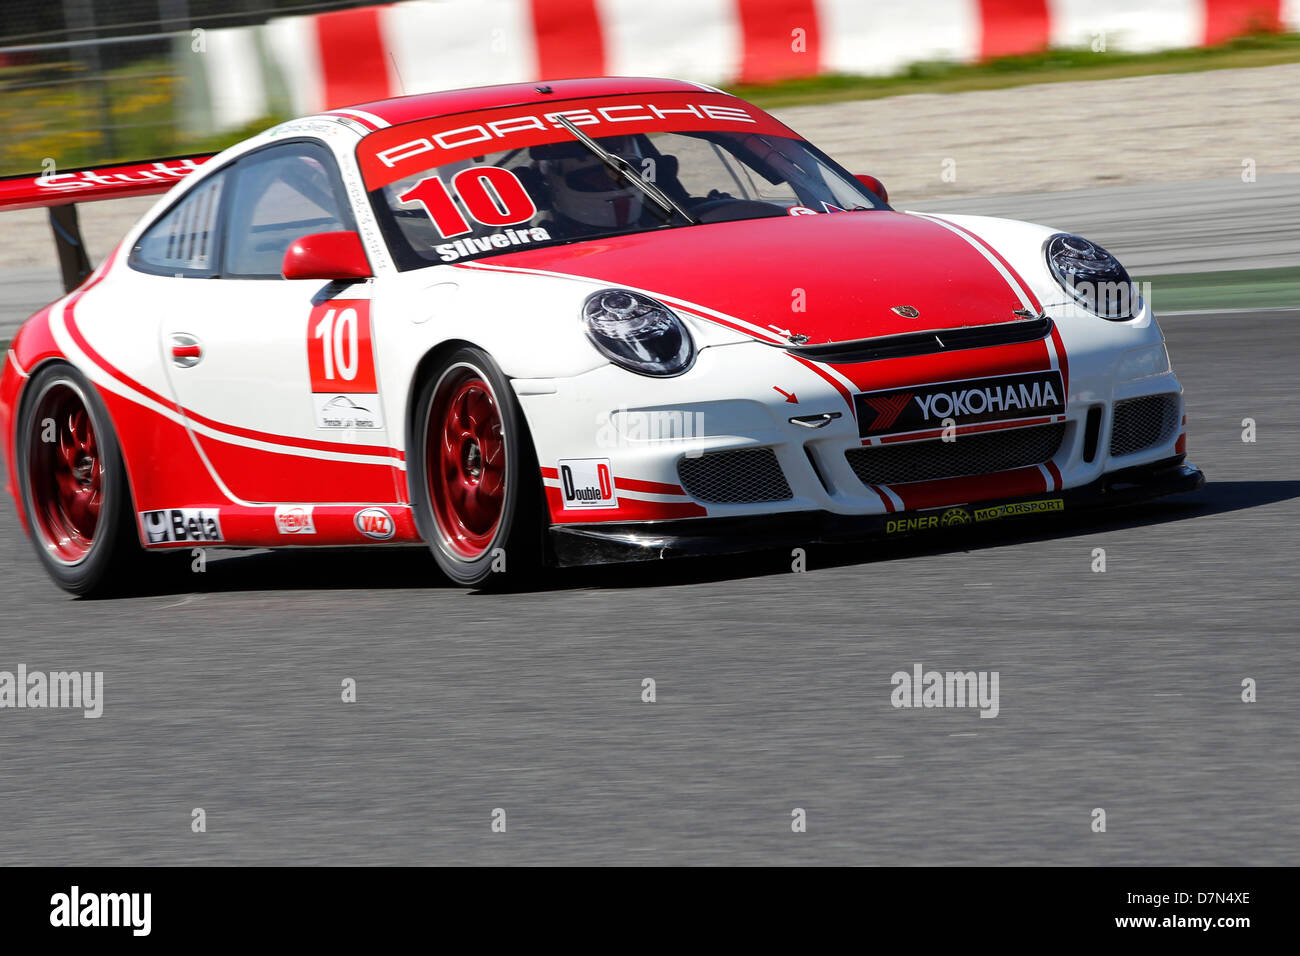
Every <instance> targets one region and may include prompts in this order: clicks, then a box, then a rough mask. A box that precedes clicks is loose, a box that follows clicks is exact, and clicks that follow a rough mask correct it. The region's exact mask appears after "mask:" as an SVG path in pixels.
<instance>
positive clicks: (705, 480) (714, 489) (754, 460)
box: [677, 448, 794, 505]
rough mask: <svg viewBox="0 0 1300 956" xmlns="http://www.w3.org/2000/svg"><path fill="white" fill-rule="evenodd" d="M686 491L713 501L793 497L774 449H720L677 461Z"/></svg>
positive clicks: (742, 501)
mask: <svg viewBox="0 0 1300 956" xmlns="http://www.w3.org/2000/svg"><path fill="white" fill-rule="evenodd" d="M677 477H678V478H680V479H681V482H682V487H683V488H685V489H686V493H687V494H688V495H690V496H691V497H692V498H695V499H696V500H698V501H704V502H708V503H709V504H728V505H730V504H749V503H753V502H756V501H785V500H786V499H788V498H793V497H794V495H793V494H792V493H791V491H790V485H789V483H788V482H787V481H786V480H785V474H784V473H783V472H782V471H781V465H780V463H779V462H778V461H777V460H776V454H775V453H774V452H773V451H772V449H770V448H750V449H744V450H742V451H720V452H714V453H712V454H709V455H701V456H700V457H699V458H683V459H682V460H681V461H679V462H678V463H677Z"/></svg>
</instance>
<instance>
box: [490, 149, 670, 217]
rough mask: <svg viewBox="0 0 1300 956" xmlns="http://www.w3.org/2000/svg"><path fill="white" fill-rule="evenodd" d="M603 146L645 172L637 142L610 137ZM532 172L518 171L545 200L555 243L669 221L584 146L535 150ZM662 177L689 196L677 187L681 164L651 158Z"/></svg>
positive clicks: (532, 151) (531, 152)
mask: <svg viewBox="0 0 1300 956" xmlns="http://www.w3.org/2000/svg"><path fill="white" fill-rule="evenodd" d="M598 142H599V143H600V145H601V146H603V147H604V148H605V149H607V150H609V151H610V152H611V153H613V154H615V155H616V156H619V157H621V158H623V159H625V160H627V162H628V163H630V164H631V166H632V168H633V169H636V170H639V171H640V170H644V169H646V168H647V167H646V166H645V163H646V160H647V157H646V155H645V154H644V153H643V152H642V150H641V147H640V144H639V143H638V138H637V137H635V136H609V137H604V138H602V139H600V140H598ZM529 157H530V158H531V159H532V160H533V165H532V166H531V167H521V168H518V169H516V170H514V172H515V174H516V175H517V176H519V177H520V179H521V181H523V182H524V183H525V186H526V187H528V190H529V192H530V193H531V194H533V195H537V196H540V197H542V201H540V202H538V207H539V208H541V209H544V210H545V211H546V212H547V214H548V216H547V218H545V219H543V220H542V221H541V222H539V223H538V225H540V226H543V227H544V228H546V229H547V230H548V231H549V232H550V234H551V235H552V236H553V237H555V238H557V239H558V238H569V237H578V236H586V235H591V234H592V233H595V232H611V231H613V232H618V231H622V230H624V229H629V228H635V227H639V226H656V225H659V224H661V223H662V222H663V221H664V217H663V215H662V214H661V213H659V212H658V210H657V209H656V208H655V207H654V205H653V204H651V203H647V202H646V197H645V194H644V193H643V192H642V191H641V190H640V189H638V188H637V187H636V186H635V185H633V184H632V183H629V182H628V181H627V180H626V179H625V178H623V177H622V176H620V175H619V174H618V173H615V172H614V171H613V170H611V169H610V168H609V167H608V166H606V165H605V163H604V162H603V161H602V160H601V159H600V157H598V156H596V155H595V154H594V153H592V152H591V151H590V150H588V149H587V148H585V147H584V146H583V145H582V144H581V143H578V142H573V143H550V144H547V145H545V146H534V147H532V148H530V149H529ZM650 159H651V161H652V162H654V163H655V166H657V167H658V171H659V172H660V173H661V174H668V175H669V176H670V177H671V178H672V180H673V182H672V186H675V187H676V190H672V186H670V185H669V184H668V183H664V182H660V185H661V186H662V187H663V188H665V189H666V190H670V191H677V192H684V191H683V190H681V186H680V184H678V183H676V181H675V180H676V176H675V173H676V166H677V163H676V158H675V157H672V156H659V157H651V158H650Z"/></svg>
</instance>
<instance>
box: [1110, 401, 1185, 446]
mask: <svg viewBox="0 0 1300 956" xmlns="http://www.w3.org/2000/svg"><path fill="white" fill-rule="evenodd" d="M1177 431H1178V396H1177V395H1176V394H1173V393H1169V394H1166V395H1148V396H1146V397H1145V398H1126V399H1124V400H1123V401H1121V402H1116V403H1115V417H1114V424H1113V425H1112V427H1111V430H1110V455H1111V457H1112V458H1119V457H1120V456H1121V455H1133V454H1136V453H1137V452H1140V451H1144V450H1146V449H1147V448H1154V447H1155V446H1156V445H1163V444H1164V443H1165V442H1167V441H1170V440H1171V439H1172V438H1173V437H1174V435H1175V434H1176V433H1177Z"/></svg>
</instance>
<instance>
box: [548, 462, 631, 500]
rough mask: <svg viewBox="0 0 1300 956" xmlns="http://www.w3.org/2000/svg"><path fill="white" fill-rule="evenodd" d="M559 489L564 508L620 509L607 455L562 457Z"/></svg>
mask: <svg viewBox="0 0 1300 956" xmlns="http://www.w3.org/2000/svg"><path fill="white" fill-rule="evenodd" d="M557 464H558V465H559V472H560V492H561V494H562V495H563V498H564V507H565V508H617V507H618V497H617V496H616V495H615V493H614V477H613V472H611V471H610V468H609V459H608V458H562V459H560V460H559V461H558V462H557Z"/></svg>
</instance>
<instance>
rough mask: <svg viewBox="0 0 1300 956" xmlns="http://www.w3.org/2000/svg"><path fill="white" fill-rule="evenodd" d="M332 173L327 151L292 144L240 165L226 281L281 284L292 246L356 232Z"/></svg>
mask: <svg viewBox="0 0 1300 956" xmlns="http://www.w3.org/2000/svg"><path fill="white" fill-rule="evenodd" d="M334 170H335V166H334V157H333V156H331V155H330V153H329V151H328V150H326V149H324V148H323V147H320V146H314V145H312V144H310V143H289V144H286V145H285V146H282V147H278V148H276V149H269V150H264V151H262V152H260V153H255V154H253V155H252V156H249V157H248V158H247V159H243V160H240V161H239V162H238V163H236V165H235V167H234V182H233V183H232V184H231V185H230V187H229V189H230V192H231V195H230V197H229V201H228V209H229V213H228V216H227V220H226V229H225V234H224V239H223V241H224V246H225V249H224V251H225V258H224V264H223V266H222V275H223V276H230V277H232V278H255V279H262V278H266V279H271V278H276V279H278V278H279V277H280V264H281V263H282V262H283V260H284V251H285V249H287V248H289V243H291V242H293V241H294V240H295V239H299V238H301V237H302V236H305V235H307V234H309V233H313V232H333V231H336V230H340V229H351V228H353V226H352V217H351V215H350V214H349V213H348V211H347V205H346V202H345V201H343V200H342V199H341V197H340V195H339V193H338V192H337V191H336V189H335V181H336V178H335V175H334Z"/></svg>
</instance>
